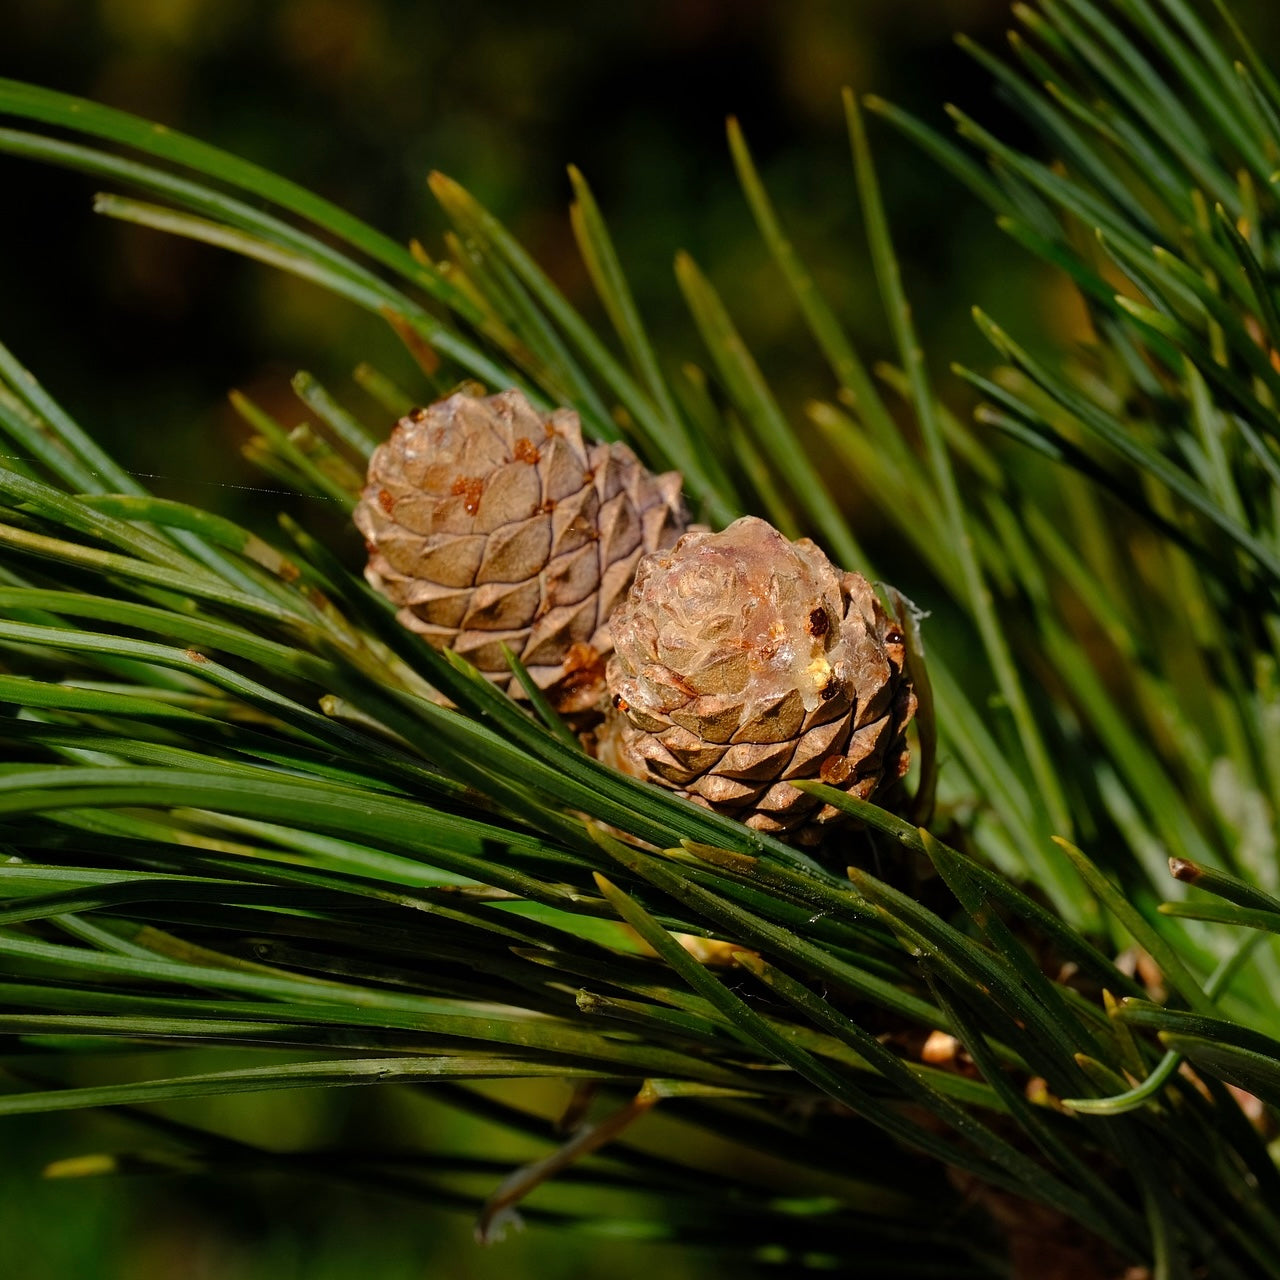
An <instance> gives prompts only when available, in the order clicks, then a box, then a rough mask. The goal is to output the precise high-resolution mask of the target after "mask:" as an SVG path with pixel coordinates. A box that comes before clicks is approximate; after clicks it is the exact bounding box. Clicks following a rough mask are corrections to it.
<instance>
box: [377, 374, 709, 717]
mask: <svg viewBox="0 0 1280 1280" xmlns="http://www.w3.org/2000/svg"><path fill="white" fill-rule="evenodd" d="M680 486H681V480H680V476H679V475H678V474H677V473H676V472H674V471H670V472H667V473H666V474H665V475H660V476H655V475H653V474H651V473H650V472H649V471H646V470H645V468H644V467H643V466H641V464H640V462H639V460H638V459H637V458H636V456H635V454H634V453H632V452H631V450H630V449H628V448H627V447H626V445H622V444H607V445H606V444H593V445H584V444H583V440H582V429H581V426H580V424H579V422H578V415H577V414H576V413H574V412H573V411H572V410H569V409H558V410H556V411H555V412H554V413H552V414H550V415H549V416H544V415H542V414H540V413H539V412H538V411H537V410H536V409H534V408H533V406H532V405H531V404H530V403H529V401H528V400H527V399H526V398H525V397H524V396H523V395H522V394H521V393H520V392H519V391H504V392H502V393H501V394H499V395H495V396H489V397H488V398H486V399H478V398H475V397H472V396H467V395H453V396H450V397H449V398H448V399H447V400H441V401H439V402H438V403H437V404H434V405H432V406H431V408H429V409H415V410H414V411H413V412H412V413H411V414H409V416H408V417H407V418H402V419H401V420H400V422H399V423H398V424H397V425H396V427H395V429H394V431H393V432H392V433H391V438H390V439H389V440H388V441H387V442H386V443H385V444H382V445H380V446H379V447H378V448H377V449H375V450H374V452H373V456H372V458H370V460H369V476H368V483H367V485H366V486H365V489H364V493H363V494H362V496H361V500H360V503H359V505H358V506H357V507H356V510H355V523H356V527H357V528H358V529H359V530H360V532H361V533H363V534H364V536H365V538H366V540H367V545H368V549H369V564H368V567H367V568H366V569H365V577H366V578H368V580H369V582H370V583H372V585H373V586H374V587H376V588H377V589H378V590H379V591H381V592H382V593H383V594H384V595H385V596H387V597H388V598H389V599H390V600H391V601H392V602H393V603H395V604H397V605H399V606H400V612H399V615H398V616H399V619H400V621H401V622H402V623H403V624H404V625H405V626H406V627H409V628H411V629H412V630H414V631H417V632H419V633H421V634H422V635H423V636H425V637H426V638H427V640H428V641H429V642H430V643H431V644H432V645H434V646H435V647H436V648H437V649H445V648H449V649H454V650H456V651H457V652H458V653H459V654H461V655H462V656H463V657H464V658H466V659H468V661H470V662H472V663H474V664H475V666H477V667H478V668H479V669H480V670H481V671H483V672H484V673H485V674H486V675H487V676H488V677H489V678H490V679H491V680H493V681H494V682H495V683H496V684H498V685H501V686H502V687H504V688H505V687H506V686H507V685H508V684H509V683H510V682H511V671H510V668H509V667H508V666H507V663H506V660H505V658H504V657H503V654H502V645H503V644H504V643H505V644H506V645H507V646H508V647H509V648H510V649H512V650H513V651H514V652H515V653H516V654H517V655H518V656H519V657H520V659H521V660H522V661H523V662H524V664H525V666H526V667H527V668H528V670H529V674H530V675H531V676H532V677H533V679H534V681H535V682H536V683H537V684H538V686H539V688H542V689H544V690H546V691H547V693H548V695H549V697H550V698H551V701H552V703H553V705H555V706H556V708H557V709H558V710H560V711H563V712H582V711H587V710H589V709H590V708H592V707H594V706H596V705H597V704H598V703H599V702H600V700H601V698H602V697H603V693H604V659H605V657H606V656H607V655H608V653H609V652H610V650H611V648H612V645H611V643H610V640H609V615H610V614H611V613H612V612H613V610H614V607H615V606H616V605H617V603H618V601H619V600H621V599H622V597H623V595H624V594H625V592H626V590H627V588H628V587H629V586H630V585H631V579H632V577H633V576H634V574H635V568H636V564H637V563H638V561H639V559H640V557H641V555H642V554H643V553H644V552H646V551H656V550H658V549H659V548H661V547H665V546H669V545H670V544H671V543H672V542H674V541H675V540H676V538H678V537H679V536H680V534H681V533H682V532H683V531H684V529H685V528H686V527H687V525H688V513H687V511H686V509H685V506H684V503H683V501H682V499H681V497H680ZM512 691H513V692H519V686H518V685H516V686H514V687H513V690H512Z"/></svg>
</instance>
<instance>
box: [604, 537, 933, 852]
mask: <svg viewBox="0 0 1280 1280" xmlns="http://www.w3.org/2000/svg"><path fill="white" fill-rule="evenodd" d="M612 627H613V643H614V649H615V652H614V656H613V658H612V659H610V661H609V666H608V683H609V692H610V694H611V695H612V699H613V707H614V710H613V711H612V712H611V713H610V717H609V719H608V721H607V722H606V724H605V726H604V728H603V729H602V731H601V733H600V735H599V753H600V756H601V759H604V760H606V761H607V762H608V763H610V764H612V765H613V766H614V767H615V768H618V769H620V770H621V771H622V772H624V773H629V774H632V775H633V776H635V777H639V778H648V779H649V780H650V781H652V782H656V783H658V784H660V785H661V786H665V787H670V788H672V789H673V790H675V791H678V792H680V794H682V795H685V796H688V797H689V799H691V800H694V801H696V802H698V803H700V804H704V805H706V806H708V807H710V808H712V809H715V810H718V811H719V812H722V813H727V814H730V815H732V816H734V817H737V818H740V819H742V820H743V821H745V822H746V824H747V825H748V826H750V827H754V828H756V829H757V830H760V831H767V832H776V833H785V835H786V837H787V838H788V839H791V840H794V841H795V842H797V843H802V844H813V843H816V842H817V841H818V839H820V837H821V834H822V830H823V827H824V825H825V824H827V823H829V822H831V821H832V820H834V819H836V818H837V817H838V816H839V812H838V811H837V810H836V809H834V808H832V807H831V806H830V805H825V804H822V803H821V802H820V801H819V800H818V799H816V798H815V797H813V796H809V795H806V794H805V793H804V792H803V791H800V790H798V789H797V788H795V787H793V786H791V785H790V784H789V782H788V779H791V778H821V779H822V781H824V782H828V783H830V784H831V785H833V786H837V787H839V788H840V789H841V790H843V791H848V792H851V793H853V794H854V795H857V796H860V797H862V798H863V799H867V798H869V797H870V796H871V795H872V793H873V792H875V791H876V789H877V788H878V787H880V786H882V785H887V784H892V783H893V782H896V781H897V780H898V779H900V778H901V777H902V776H903V774H904V773H905V772H906V769H907V764H908V760H909V754H908V750H907V745H906V728H907V724H908V723H909V722H910V720H911V717H912V716H913V715H914V714H915V706H916V700H915V695H914V693H913V692H912V689H911V684H910V682H909V681H908V679H907V678H906V676H905V675H904V673H903V658H904V650H903V635H902V631H901V628H900V627H899V625H898V623H897V622H896V621H895V620H894V619H893V618H891V617H889V616H888V615H886V613H885V611H884V609H883V608H882V607H881V605H880V602H879V601H878V600H877V598H876V594H875V592H874V591H873V590H872V587H871V584H870V583H869V582H868V581H867V580H866V579H865V578H863V577H861V576H860V575H858V574H856V573H844V574H842V573H839V572H838V571H837V570H836V569H835V567H834V566H833V565H832V564H831V562H830V561H829V560H828V559H827V557H826V556H825V555H823V553H822V552H821V550H819V548H818V547H817V546H815V545H814V544H813V543H812V542H810V541H809V540H808V539H807V538H802V539H801V540H800V541H799V542H789V541H788V540H787V539H786V538H784V537H783V536H782V534H780V533H779V532H778V531H777V530H776V529H774V528H773V527H772V526H771V525H769V524H767V523H766V522H765V521H763V520H757V519H755V518H754V517H752V516H747V517H745V518H744V519H741V520H737V521H735V522H734V523H733V524H731V525H730V526H729V527H728V528H727V529H725V530H724V532H723V533H704V532H698V531H695V532H690V533H687V534H686V535H685V536H684V537H682V538H681V539H680V541H679V542H678V543H676V545H675V547H674V548H672V549H671V550H670V551H665V552H658V553H654V554H651V555H648V556H646V557H645V558H644V559H643V560H642V561H641V562H640V567H639V569H638V571H637V573H636V579H635V583H634V584H633V585H632V588H631V591H630V594H629V595H628V597H627V599H626V600H625V601H624V602H623V603H622V604H621V605H619V607H618V610H617V612H616V613H615V614H614V615H613V623H612Z"/></svg>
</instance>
